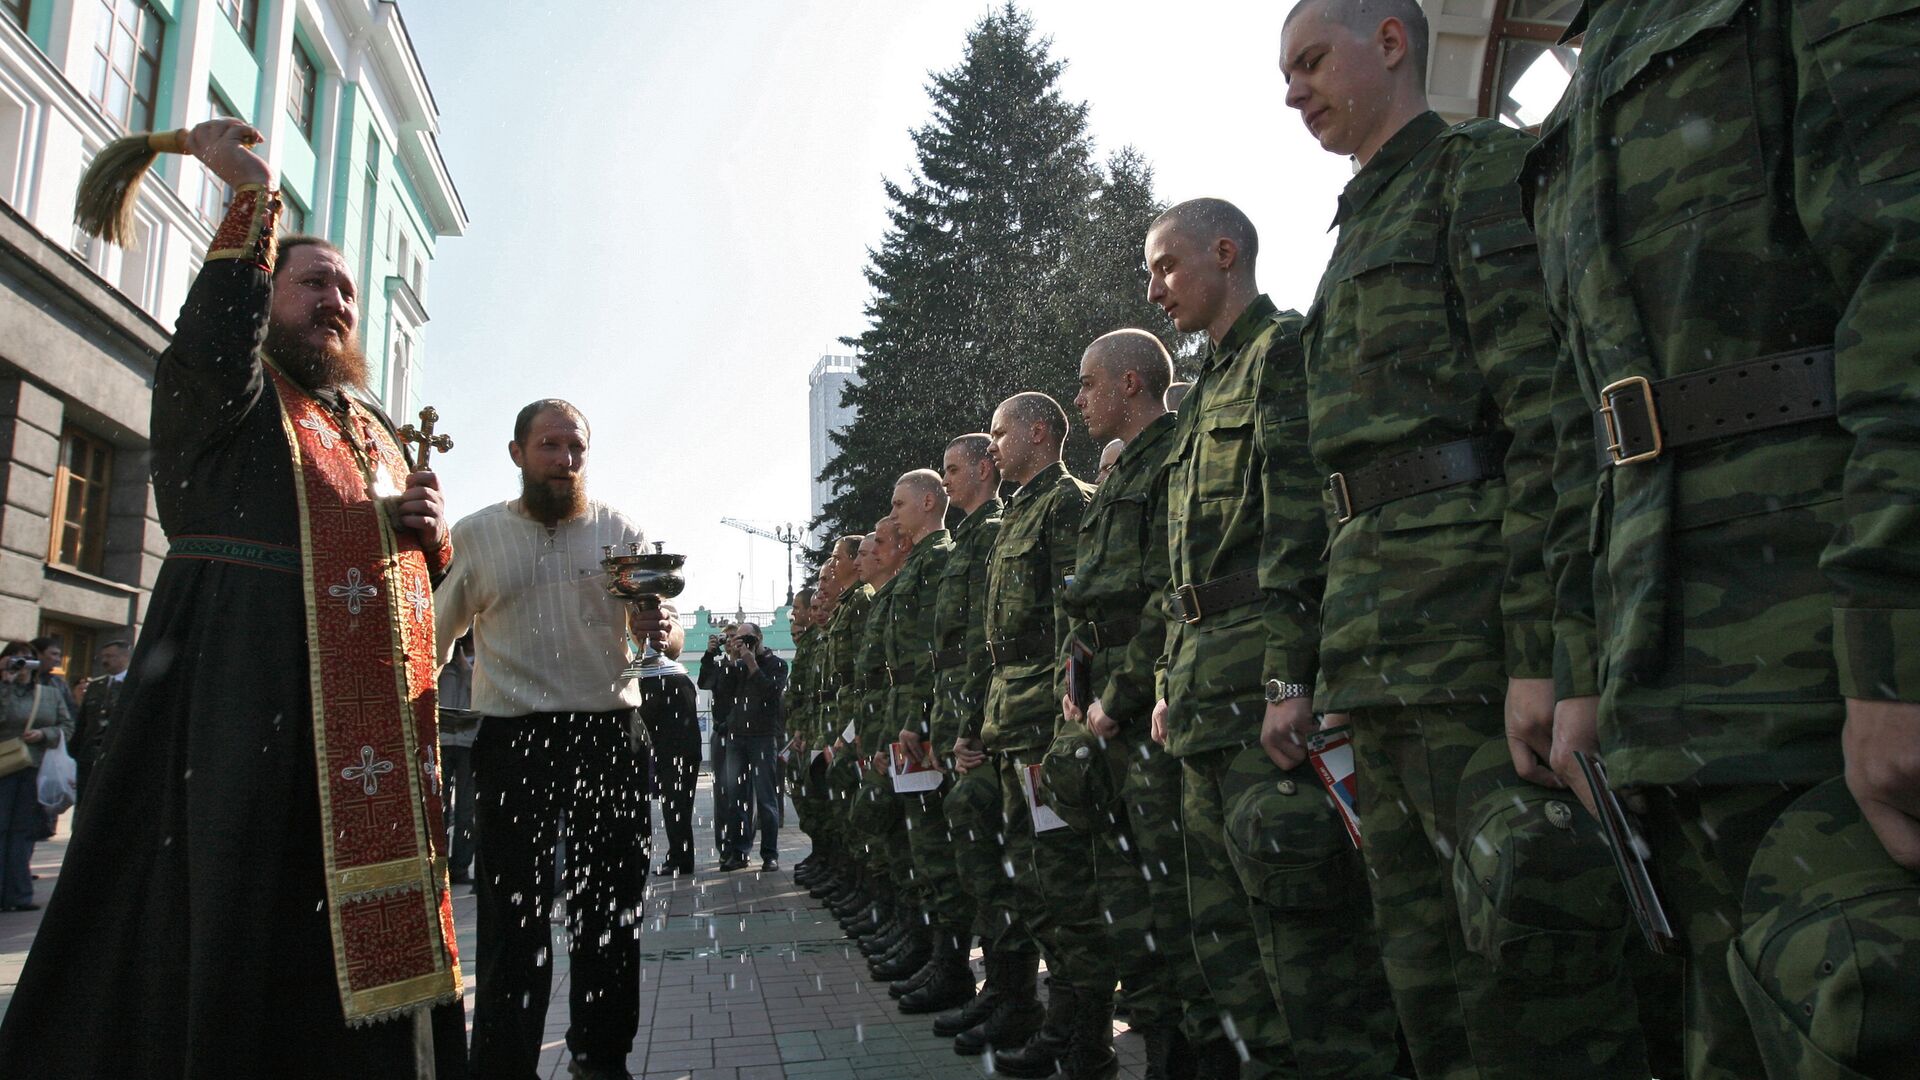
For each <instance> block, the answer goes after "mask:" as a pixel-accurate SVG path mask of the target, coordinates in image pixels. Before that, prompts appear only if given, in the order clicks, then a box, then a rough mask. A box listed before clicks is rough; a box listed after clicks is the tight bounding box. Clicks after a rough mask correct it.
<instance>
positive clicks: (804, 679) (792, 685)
mask: <svg viewBox="0 0 1920 1080" xmlns="http://www.w3.org/2000/svg"><path fill="white" fill-rule="evenodd" d="M819 643H820V635H819V632H818V631H817V630H815V629H814V628H812V627H808V628H807V629H804V630H795V631H794V633H793V661H792V662H791V663H790V664H789V665H788V666H787V695H786V701H785V702H784V705H783V708H784V710H785V716H786V723H787V739H788V741H789V742H791V741H792V740H793V739H796V738H798V739H801V740H803V741H804V742H806V744H807V750H806V751H805V752H804V753H796V754H794V755H793V756H792V757H791V758H790V759H789V760H788V762H787V766H786V777H787V793H788V796H789V797H790V798H792V799H793V810H794V813H795V814H796V815H798V816H799V819H800V831H801V832H803V833H805V834H806V835H807V839H808V840H809V841H810V842H811V843H812V847H813V850H815V851H819V852H822V853H824V852H825V850H826V849H825V847H824V846H823V845H822V843H821V840H822V837H821V835H820V810H821V803H820V793H819V792H818V791H816V790H815V786H816V785H815V784H814V783H813V782H812V779H811V777H810V776H809V775H808V770H807V765H808V762H809V761H810V760H811V759H812V757H813V751H814V749H815V748H817V747H818V746H819V745H820V743H819V742H818V741H816V740H815V738H814V729H815V728H816V727H817V726H818V724H819V714H818V712H817V710H816V708H815V699H814V694H815V693H816V692H817V690H816V687H817V678H818V673H817V671H816V670H815V669H816V665H817V663H818V660H819V651H820V650H819Z"/></svg>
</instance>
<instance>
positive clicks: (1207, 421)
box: [1164, 296, 1327, 756]
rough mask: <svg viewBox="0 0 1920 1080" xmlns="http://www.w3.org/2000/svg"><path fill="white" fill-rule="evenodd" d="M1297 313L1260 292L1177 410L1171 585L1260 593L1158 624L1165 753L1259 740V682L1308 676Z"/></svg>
mask: <svg viewBox="0 0 1920 1080" xmlns="http://www.w3.org/2000/svg"><path fill="white" fill-rule="evenodd" d="M1300 323H1301V318H1300V316H1299V314H1298V313H1296V312H1292V311H1280V310H1277V309H1276V308H1275V307H1274V305H1273V301H1271V300H1269V299H1267V298H1266V297H1265V296H1261V297H1258V298H1257V299H1255V300H1254V302H1253V303H1252V304H1249V305H1248V306H1247V310H1246V311H1244V312H1242V313H1241V315H1240V317H1239V318H1238V319H1236V320H1235V321H1234V324H1233V326H1232V328H1231V329H1229V330H1228V331H1227V334H1226V336H1225V337H1223V338H1221V339H1220V344H1219V345H1218V346H1217V347H1215V348H1214V349H1213V351H1212V352H1211V354H1210V355H1209V356H1208V357H1207V359H1206V362H1205V364H1204V365H1203V366H1202V368H1201V371H1200V375H1199V377H1198V378H1197V379H1195V380H1194V384H1193V388H1192V389H1191V390H1189V391H1187V400H1186V402H1185V403H1184V404H1182V405H1181V407H1180V418H1179V422H1178V423H1177V424H1176V425H1175V427H1174V434H1173V451H1172V459H1173V470H1172V472H1171V473H1169V474H1168V477H1167V540H1168V558H1169V562H1170V564H1171V567H1172V579H1171V581H1170V583H1169V588H1172V587H1175V586H1179V585H1183V584H1191V585H1202V584H1205V583H1207V582H1209V581H1215V580H1217V579H1219V578H1223V577H1228V576H1230V575H1233V574H1239V573H1245V572H1249V571H1251V572H1254V573H1256V574H1257V575H1258V576H1259V583H1260V593H1261V597H1262V599H1261V600H1260V601H1259V602H1258V603H1252V604H1247V605H1245V606H1243V607H1239V608H1234V609H1231V610H1227V611H1222V612H1218V613H1215V614H1211V615H1207V614H1204V613H1203V616H1202V618H1201V619H1200V621H1198V622H1195V623H1183V622H1178V621H1172V622H1169V623H1168V629H1167V645H1166V658H1165V660H1164V664H1165V668H1166V698H1167V750H1168V751H1169V752H1170V753H1172V754H1174V755H1176V756H1186V755H1188V754H1197V753H1200V752H1202V751H1206V750H1217V749H1220V748H1223V747H1228V746H1238V745H1243V744H1246V743H1250V742H1252V741H1254V740H1255V739H1257V738H1259V737H1260V721H1261V717H1262V716H1263V715H1264V713H1265V711H1266V702H1265V699H1264V696H1263V694H1262V689H1263V687H1262V684H1263V683H1264V682H1265V681H1266V680H1267V679H1280V680H1282V681H1285V682H1296V683H1303V684H1306V685H1312V683H1313V679H1314V663H1315V656H1316V652H1317V646H1316V642H1317V641H1318V639H1319V636H1320V589H1321V585H1322V584H1323V581H1324V578H1323V574H1322V571H1323V569H1324V567H1323V564H1322V562H1321V557H1322V554H1323V553H1324V551H1325V548H1326V543H1327V524H1326V518H1325V515H1324V514H1323V512H1322V511H1321V508H1320V491H1321V480H1320V477H1319V475H1318V474H1317V473H1315V471H1314V467H1313V462H1312V460H1311V458H1310V457H1309V455H1308V453H1307V383H1306V371H1305V370H1304V368H1303V367H1302V365H1301V360H1300Z"/></svg>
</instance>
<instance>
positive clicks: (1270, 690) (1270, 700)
mask: <svg viewBox="0 0 1920 1080" xmlns="http://www.w3.org/2000/svg"><path fill="white" fill-rule="evenodd" d="M1312 696H1313V687H1311V686H1303V685H1301V684H1300V683H1297V682H1281V681H1280V680H1279V679H1268V680H1267V704H1269V705H1278V704H1280V703H1281V702H1283V701H1291V700H1292V699H1294V698H1297V697H1312Z"/></svg>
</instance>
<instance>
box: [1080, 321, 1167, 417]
mask: <svg viewBox="0 0 1920 1080" xmlns="http://www.w3.org/2000/svg"><path fill="white" fill-rule="evenodd" d="M1086 356H1087V359H1090V360H1092V361H1094V362H1095V363H1097V364H1099V365H1100V366H1101V367H1102V368H1104V369H1106V371H1107V373H1108V374H1111V375H1113V376H1116V377H1118V376H1121V375H1125V374H1126V373H1128V372H1132V373H1133V374H1135V375H1137V376H1139V378H1140V382H1141V384H1142V385H1143V387H1144V388H1145V390H1146V392H1147V393H1149V394H1152V395H1153V396H1154V397H1155V398H1159V399H1161V400H1163V401H1164V400H1165V395H1166V393H1167V387H1168V385H1170V384H1171V383H1172V382H1173V357H1172V356H1169V355H1168V354H1167V347H1166V346H1165V345H1162V344H1161V343H1160V339H1159V338H1157V337H1154V336H1153V335H1152V334H1149V333H1147V332H1146V331H1145V330H1115V331H1114V332H1112V333H1111V334H1104V335H1102V336H1100V337H1098V338H1095V339H1094V342H1093V344H1091V345H1089V346H1087V352H1086Z"/></svg>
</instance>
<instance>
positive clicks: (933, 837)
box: [900, 433, 1040, 1046]
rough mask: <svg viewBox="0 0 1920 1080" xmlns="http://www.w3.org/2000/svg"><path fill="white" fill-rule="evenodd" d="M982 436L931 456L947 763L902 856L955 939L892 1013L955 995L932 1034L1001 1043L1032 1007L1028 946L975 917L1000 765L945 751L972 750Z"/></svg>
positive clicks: (994, 863) (936, 712)
mask: <svg viewBox="0 0 1920 1080" xmlns="http://www.w3.org/2000/svg"><path fill="white" fill-rule="evenodd" d="M990 442H991V440H990V439H989V438H988V437H987V436H986V435H985V434H984V433H974V434H968V435H961V436H959V437H957V438H955V439H954V440H953V441H952V442H949V443H948V444H947V449H946V452H945V454H944V455H943V456H942V460H941V469H940V479H941V484H942V485H943V486H944V487H945V488H946V492H947V496H948V498H949V500H950V501H951V503H952V505H953V506H955V507H958V508H959V510H960V513H961V514H962V515H963V517H962V518H961V520H960V523H959V524H958V525H956V526H955V527H954V529H953V551H952V552H951V553H949V554H948V556H947V563H946V567H945V569H944V571H943V572H942V574H941V576H940V586H939V590H938V593H937V594H936V598H935V602H934V645H935V649H936V651H935V652H934V654H933V667H934V672H935V678H934V691H933V712H932V715H931V716H930V717H929V718H928V732H927V735H926V738H927V740H928V742H929V743H930V745H931V747H932V749H933V750H935V751H936V752H938V753H940V754H941V756H942V759H943V764H944V765H945V767H946V770H947V779H946V780H945V782H944V783H943V784H942V786H941V792H942V795H941V799H942V802H943V804H944V805H943V811H944V813H945V815H946V824H947V828H946V829H944V830H942V829H941V828H940V827H939V822H938V821H934V822H930V823H929V824H928V827H927V828H926V829H924V830H921V829H916V830H915V831H914V833H913V836H912V841H913V857H914V866H915V867H916V869H918V870H919V871H920V872H921V873H923V874H925V875H927V878H928V888H929V889H930V891H931V892H932V893H933V895H934V904H933V911H934V913H935V918H936V920H937V924H938V925H940V926H943V927H945V928H946V930H947V931H948V932H949V933H954V934H955V936H956V937H957V942H958V947H957V948H956V950H955V955H954V956H951V957H947V958H945V959H944V960H943V961H942V963H941V964H940V966H939V967H938V968H937V969H936V970H935V971H934V972H933V973H932V976H931V977H930V978H929V979H928V981H927V984H926V985H925V986H923V987H921V988H920V989H919V990H916V991H914V992H913V993H910V994H907V995H906V996H905V997H902V998H901V999H900V1011H901V1012H903V1013H919V1012H928V1011H932V1010H936V1009H941V1008H948V1007H951V1006H953V1005H961V1006H962V1007H961V1008H959V1009H957V1010H956V1011H954V1012H951V1013H946V1014H943V1015H941V1016H939V1017H936V1018H935V1019H934V1022H933V1033H934V1034H935V1035H939V1036H942V1037H946V1038H951V1037H954V1036H957V1035H959V1034H961V1033H962V1032H965V1031H967V1030H969V1029H971V1028H974V1027H976V1026H984V1030H983V1031H982V1032H981V1033H980V1034H979V1036H978V1038H979V1039H980V1040H981V1042H982V1043H987V1042H991V1043H993V1044H995V1045H999V1046H1008V1045H1013V1041H1012V1040H1010V1039H1009V1038H1008V1037H1006V1035H1005V1034H1004V1031H1005V1029H1006V1026H1007V1024H1008V1023H1009V1022H1010V1021H1015V1020H1017V1018H1019V1017H1021V1016H1027V1015H1032V1014H1033V1013H1034V1012H1036V1011H1037V1010H1038V1006H1039V1002H1038V1001H1037V999H1036V998H1035V997H1034V978H1035V976H1036V974H1037V973H1038V971H1039V965H1040V955H1039V953H1038V952H1035V951H1033V950H1031V949H1029V950H1027V951H1025V952H1019V951H1015V950H996V949H995V948H994V946H993V944H992V938H993V934H994V931H993V930H992V928H991V927H987V926H984V925H982V924H981V922H980V916H981V914H982V913H986V912H991V911H995V910H1002V911H1004V910H1006V909H1007V908H1008V907H1009V906H1010V901H1008V900H1007V899H1006V896H1007V890H1008V889H1009V888H1010V887H1011V886H1010V883H1009V882H1008V881H1007V876H1006V873H1005V872H1004V871H1003V870H1002V868H1001V858H1002V857H1003V855H1002V844H1001V818H1000V774H999V772H998V770H996V769H995V768H993V767H992V766H991V765H990V764H987V765H975V766H973V767H970V768H969V767H962V766H961V765H960V764H959V763H958V760H957V758H958V755H959V754H960V753H961V752H964V753H966V754H968V755H969V760H975V761H977V760H978V755H979V753H980V750H981V747H980V742H979V731H980V724H981V715H982V714H981V710H982V708H983V707H984V703H985V700H986V692H987V678H988V675H989V673H990V671H991V668H990V666H989V665H988V663H987V644H986V621H985V619H984V618H983V616H982V613H983V612H984V610H985V606H986V595H987V556H988V554H989V553H990V552H991V551H992V550H993V542H994V540H995V538H997V537H998V536H999V535H1000V513H1001V510H1002V508H1003V504H1002V503H1001V501H1000V496H999V491H1000V470H999V469H997V468H995V467H994V464H993V459H992V457H991V455H990V454H989V453H988V446H989V444H990ZM900 737H901V741H902V742H905V743H907V744H909V745H913V744H915V743H916V742H917V741H918V739H919V735H918V734H917V733H915V732H911V731H906V732H902V733H901V736H900ZM976 932H977V933H979V935H980V937H981V940H982V943H983V945H982V951H983V952H984V954H985V959H986V969H987V979H986V983H985V985H984V986H983V987H982V988H981V990H980V992H979V994H978V995H975V994H974V982H973V972H972V970H971V969H970V968H969V967H968V965H967V953H968V945H969V943H970V941H971V935H972V934H974V933H976ZM936 1002H938V1004H936ZM995 1017H998V1019H997V1020H995V1019H994V1018H995Z"/></svg>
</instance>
